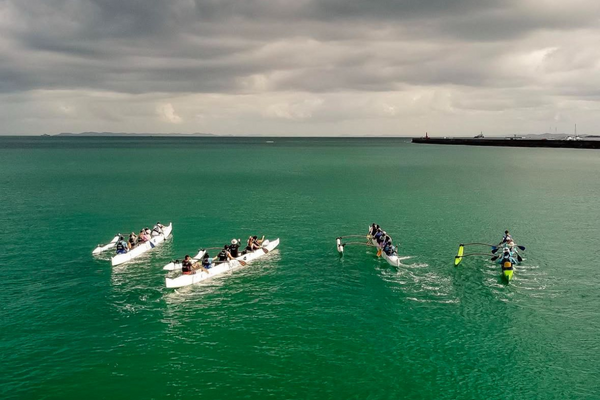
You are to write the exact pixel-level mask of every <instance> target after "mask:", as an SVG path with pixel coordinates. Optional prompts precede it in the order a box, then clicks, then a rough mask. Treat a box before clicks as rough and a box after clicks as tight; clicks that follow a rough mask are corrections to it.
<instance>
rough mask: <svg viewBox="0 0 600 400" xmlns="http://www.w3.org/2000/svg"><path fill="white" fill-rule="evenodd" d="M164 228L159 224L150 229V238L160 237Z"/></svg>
mask: <svg viewBox="0 0 600 400" xmlns="http://www.w3.org/2000/svg"><path fill="white" fill-rule="evenodd" d="M163 228H164V226H163V225H162V224H161V223H160V221H159V222H157V223H156V225H154V227H152V236H158V235H162V233H163Z"/></svg>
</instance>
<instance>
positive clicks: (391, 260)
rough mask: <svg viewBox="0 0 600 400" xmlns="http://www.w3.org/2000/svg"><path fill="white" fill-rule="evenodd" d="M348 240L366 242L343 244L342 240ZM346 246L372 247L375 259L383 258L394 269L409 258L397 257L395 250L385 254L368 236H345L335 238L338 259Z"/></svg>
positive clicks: (372, 238) (373, 239)
mask: <svg viewBox="0 0 600 400" xmlns="http://www.w3.org/2000/svg"><path fill="white" fill-rule="evenodd" d="M348 238H353V239H354V238H364V239H365V240H366V241H364V242H358V241H351V242H343V239H348ZM346 246H366V247H373V248H375V249H377V257H383V258H384V259H385V261H387V262H388V264H390V265H393V266H394V267H399V266H400V262H401V261H402V260H406V259H409V258H410V256H406V257H399V256H398V253H397V252H396V250H395V249H394V250H393V251H392V252H391V253H390V254H387V253H386V252H385V251H383V249H382V248H381V247H380V246H379V245H378V244H377V240H376V239H375V238H374V237H372V236H371V235H370V234H367V235H347V236H340V237H338V238H336V248H337V251H338V253H339V254H340V257H341V256H343V255H344V248H345V247H346Z"/></svg>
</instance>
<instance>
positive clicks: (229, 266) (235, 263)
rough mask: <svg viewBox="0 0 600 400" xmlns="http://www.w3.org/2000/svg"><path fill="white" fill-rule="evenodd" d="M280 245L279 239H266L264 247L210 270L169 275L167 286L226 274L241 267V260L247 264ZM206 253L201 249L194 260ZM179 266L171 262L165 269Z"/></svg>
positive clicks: (166, 280)
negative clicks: (176, 275) (173, 276)
mask: <svg viewBox="0 0 600 400" xmlns="http://www.w3.org/2000/svg"><path fill="white" fill-rule="evenodd" d="M278 245H279V239H275V240H273V241H269V240H265V241H264V243H263V247H262V248H260V249H258V250H255V251H253V252H251V253H246V254H243V255H241V256H239V257H237V258H234V259H233V260H230V261H226V262H223V263H219V264H216V265H214V266H213V267H212V268H210V269H209V270H208V272H205V271H202V270H199V269H198V270H196V271H194V272H195V273H193V274H191V275H183V274H182V275H180V276H178V277H176V278H168V277H167V278H165V283H166V286H167V288H180V287H184V286H190V285H194V284H196V283H199V282H202V281H205V280H207V279H212V278H214V277H216V276H219V275H222V274H224V273H225V272H227V271H232V270H234V269H237V268H239V267H240V266H241V265H242V263H241V262H240V261H243V262H244V264H245V263H249V262H252V261H254V260H256V259H258V258H260V257H262V256H264V255H265V254H267V253H269V252H271V251H272V250H274V249H275V248H276V247H277V246H278ZM204 253H205V250H200V252H199V253H198V254H197V255H196V256H194V262H195V261H198V260H200V259H201V258H202V256H203V255H204ZM177 267H179V268H181V264H180V263H169V264H167V265H165V267H164V268H163V269H167V270H171V269H175V268H177Z"/></svg>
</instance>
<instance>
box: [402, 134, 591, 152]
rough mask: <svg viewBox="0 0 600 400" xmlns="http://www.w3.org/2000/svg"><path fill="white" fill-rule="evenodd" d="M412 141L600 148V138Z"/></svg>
mask: <svg viewBox="0 0 600 400" xmlns="http://www.w3.org/2000/svg"><path fill="white" fill-rule="evenodd" d="M412 142H413V143H421V144H453V145H463V146H508V147H554V148H569V149H600V140H556V139H525V138H498V139H495V138H431V137H421V138H413V140H412Z"/></svg>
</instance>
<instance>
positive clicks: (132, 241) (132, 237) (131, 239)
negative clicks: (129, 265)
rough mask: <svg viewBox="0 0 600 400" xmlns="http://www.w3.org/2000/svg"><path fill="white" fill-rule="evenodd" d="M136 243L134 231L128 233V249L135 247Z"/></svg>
mask: <svg viewBox="0 0 600 400" xmlns="http://www.w3.org/2000/svg"><path fill="white" fill-rule="evenodd" d="M136 243H137V236H136V234H135V232H131V233H130V234H129V243H128V246H129V249H130V250H131V249H133V248H134V247H135V245H136Z"/></svg>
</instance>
